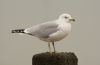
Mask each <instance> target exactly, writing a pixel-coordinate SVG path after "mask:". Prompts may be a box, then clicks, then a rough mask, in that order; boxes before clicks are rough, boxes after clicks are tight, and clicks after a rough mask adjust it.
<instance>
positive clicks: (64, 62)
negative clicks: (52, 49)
mask: <svg viewBox="0 0 100 65" xmlns="http://www.w3.org/2000/svg"><path fill="white" fill-rule="evenodd" d="M32 65H78V58H77V57H76V55H75V54H74V53H72V52H69V53H67V52H61V53H49V52H46V53H40V54H36V55H34V56H33V58H32Z"/></svg>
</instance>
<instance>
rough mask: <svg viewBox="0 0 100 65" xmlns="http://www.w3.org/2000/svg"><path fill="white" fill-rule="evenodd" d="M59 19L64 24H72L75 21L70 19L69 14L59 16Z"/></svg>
mask: <svg viewBox="0 0 100 65" xmlns="http://www.w3.org/2000/svg"><path fill="white" fill-rule="evenodd" d="M59 19H60V20H63V21H66V22H72V21H75V19H74V18H72V16H71V15H70V14H61V15H60V16H59Z"/></svg>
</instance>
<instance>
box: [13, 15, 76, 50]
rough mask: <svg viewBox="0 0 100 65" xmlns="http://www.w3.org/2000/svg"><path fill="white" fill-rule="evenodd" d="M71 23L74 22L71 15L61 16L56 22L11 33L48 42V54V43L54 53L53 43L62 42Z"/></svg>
mask: <svg viewBox="0 0 100 65" xmlns="http://www.w3.org/2000/svg"><path fill="white" fill-rule="evenodd" d="M72 21H75V19H73V18H72V16H71V15H69V14H61V15H60V16H59V17H58V19H56V20H53V21H49V22H45V23H42V24H38V25H35V26H33V27H30V28H27V29H16V30H12V33H24V34H29V35H32V36H35V37H38V38H39V39H40V40H43V41H46V42H48V47H49V52H51V48H50V43H52V45H53V49H54V52H56V50H55V45H54V42H56V41H59V40H62V39H63V38H64V37H66V36H67V35H68V34H69V33H70V31H71V22H72Z"/></svg>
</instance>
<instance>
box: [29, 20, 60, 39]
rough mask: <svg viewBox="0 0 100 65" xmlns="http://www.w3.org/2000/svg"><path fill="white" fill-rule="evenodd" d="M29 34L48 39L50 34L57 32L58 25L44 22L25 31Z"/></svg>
mask: <svg viewBox="0 0 100 65" xmlns="http://www.w3.org/2000/svg"><path fill="white" fill-rule="evenodd" d="M27 31H28V32H29V34H31V35H33V36H36V37H39V38H48V37H49V35H50V34H52V33H54V32H57V31H58V24H57V23H55V22H46V23H43V24H39V25H36V26H34V27H31V28H29V29H27Z"/></svg>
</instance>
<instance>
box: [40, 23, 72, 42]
mask: <svg viewBox="0 0 100 65" xmlns="http://www.w3.org/2000/svg"><path fill="white" fill-rule="evenodd" d="M59 28H60V30H58V31H57V32H55V33H53V34H51V35H50V36H49V38H45V39H41V40H43V41H46V42H55V41H59V40H62V39H63V38H65V37H66V36H67V35H68V34H69V33H70V31H71V25H70V24H67V25H66V24H62V25H60V26H59Z"/></svg>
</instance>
